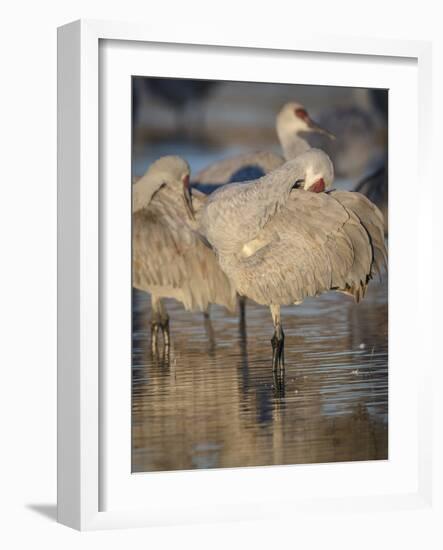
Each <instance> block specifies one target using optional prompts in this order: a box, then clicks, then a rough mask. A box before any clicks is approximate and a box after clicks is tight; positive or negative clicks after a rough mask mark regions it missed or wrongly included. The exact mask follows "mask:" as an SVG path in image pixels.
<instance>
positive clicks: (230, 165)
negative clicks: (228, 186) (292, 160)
mask: <svg viewBox="0 0 443 550" xmlns="http://www.w3.org/2000/svg"><path fill="white" fill-rule="evenodd" d="M283 163H284V159H283V158H282V157H281V156H280V155H277V154H276V153H272V152H270V151H259V152H256V153H246V154H241V155H236V156H235V157H231V158H227V159H223V160H220V161H218V162H214V163H213V164H211V165H210V166H209V167H207V168H205V169H204V170H201V171H200V172H199V173H198V174H197V175H196V176H195V177H194V178H193V183H196V184H205V186H207V187H208V186H210V185H215V186H217V185H219V184H225V183H228V182H230V181H232V177H233V176H234V175H235V174H236V173H239V171H240V170H242V169H243V168H244V167H245V166H251V165H255V166H257V167H258V168H260V169H261V170H262V171H263V173H264V174H267V173H268V172H270V171H271V170H275V168H278V167H279V166H281V165H282V164H283Z"/></svg>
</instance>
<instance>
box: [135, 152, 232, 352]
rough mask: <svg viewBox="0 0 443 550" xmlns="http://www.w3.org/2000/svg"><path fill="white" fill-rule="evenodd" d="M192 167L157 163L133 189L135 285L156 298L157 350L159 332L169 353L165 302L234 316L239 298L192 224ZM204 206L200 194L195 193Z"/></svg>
mask: <svg viewBox="0 0 443 550" xmlns="http://www.w3.org/2000/svg"><path fill="white" fill-rule="evenodd" d="M189 172H190V171H189V166H188V164H187V163H186V162H185V161H184V160H183V159H181V158H180V157H176V156H166V157H162V158H160V159H158V160H157V161H156V162H154V163H153V164H152V165H151V166H150V167H149V169H148V171H147V172H146V173H145V175H144V176H143V177H141V178H140V179H138V180H137V181H136V183H135V184H134V186H133V210H132V211H133V286H134V287H135V288H138V289H140V290H143V291H145V292H149V293H150V294H151V303H152V319H151V345H152V350H153V352H154V353H156V352H157V348H158V333H159V330H161V331H162V334H163V346H164V348H166V349H169V343H170V336H169V316H168V313H167V311H166V308H165V306H164V304H163V302H162V299H163V298H175V299H176V300H178V301H179V302H181V303H182V304H183V305H184V307H185V309H187V310H192V311H202V312H207V310H208V307H209V304H211V303H215V304H220V305H222V306H225V307H226V308H227V309H229V310H231V311H233V310H235V307H236V294H235V291H234V288H233V286H232V284H231V283H230V282H229V280H228V278H227V277H226V275H225V274H224V273H223V271H222V270H221V269H220V267H219V265H218V263H217V260H216V258H215V256H214V253H213V251H212V250H210V249H209V248H208V247H207V246H206V245H205V244H204V243H203V242H202V240H201V239H200V238H199V236H198V235H196V234H195V233H194V232H193V231H192V230H191V229H190V228H189V227H188V226H187V225H186V219H187V215H188V213H187V202H186V201H185V200H184V194H186V193H189V189H188V187H189ZM194 198H195V200H196V201H197V204H198V200H199V198H198V193H195V197H194Z"/></svg>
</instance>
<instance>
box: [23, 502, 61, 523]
mask: <svg viewBox="0 0 443 550" xmlns="http://www.w3.org/2000/svg"><path fill="white" fill-rule="evenodd" d="M26 508H27V509H28V510H32V511H33V512H36V513H37V514H40V515H41V516H43V517H45V518H47V519H50V520H51V521H57V505H56V504H26Z"/></svg>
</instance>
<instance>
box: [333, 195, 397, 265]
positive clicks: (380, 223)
mask: <svg viewBox="0 0 443 550" xmlns="http://www.w3.org/2000/svg"><path fill="white" fill-rule="evenodd" d="M331 196H332V197H333V198H335V199H336V200H338V201H339V202H340V204H342V205H343V206H344V207H345V208H347V209H348V210H352V212H353V213H354V214H355V215H356V216H357V217H358V219H359V220H360V222H361V224H362V225H363V227H364V228H365V229H366V231H367V233H368V236H369V240H370V242H371V246H372V249H373V256H374V262H373V266H372V272H371V274H372V275H375V274H376V273H378V274H379V275H380V276H381V275H382V273H383V271H384V270H385V269H387V267H388V254H387V249H386V242H385V237H384V227H385V220H384V217H383V214H382V213H381V211H380V210H379V209H378V208H377V206H376V205H375V204H374V203H373V202H371V201H370V200H369V199H368V198H367V197H366V196H365V195H363V194H361V193H357V192H353V193H352V192H346V191H334V192H333V193H331Z"/></svg>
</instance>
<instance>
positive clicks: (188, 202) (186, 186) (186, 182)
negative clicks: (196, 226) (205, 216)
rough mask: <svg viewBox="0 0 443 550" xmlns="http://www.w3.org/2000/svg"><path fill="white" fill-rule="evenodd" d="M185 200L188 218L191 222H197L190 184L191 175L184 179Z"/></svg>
mask: <svg viewBox="0 0 443 550" xmlns="http://www.w3.org/2000/svg"><path fill="white" fill-rule="evenodd" d="M183 200H184V201H185V208H186V212H187V213H188V216H189V217H190V219H191V220H195V211H194V207H193V205H192V194H191V187H190V184H189V174H188V175H186V176H185V177H184V178H183Z"/></svg>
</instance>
